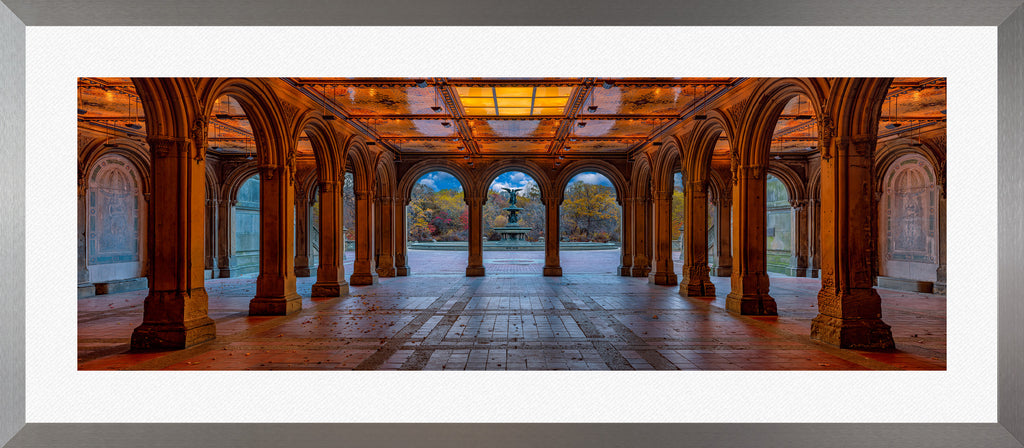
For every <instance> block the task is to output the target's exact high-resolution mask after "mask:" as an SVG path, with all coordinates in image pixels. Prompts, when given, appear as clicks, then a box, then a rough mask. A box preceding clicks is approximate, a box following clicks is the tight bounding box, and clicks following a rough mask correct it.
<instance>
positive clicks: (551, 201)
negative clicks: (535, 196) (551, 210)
mask: <svg viewBox="0 0 1024 448" xmlns="http://www.w3.org/2000/svg"><path fill="white" fill-rule="evenodd" d="M564 199H565V197H564V196H544V197H542V198H541V202H543V203H544V206H545V207H558V206H560V205H562V201H563V200H564Z"/></svg>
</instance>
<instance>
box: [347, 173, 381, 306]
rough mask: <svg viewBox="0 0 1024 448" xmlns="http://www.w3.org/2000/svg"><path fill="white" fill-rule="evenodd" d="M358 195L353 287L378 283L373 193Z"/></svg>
mask: <svg viewBox="0 0 1024 448" xmlns="http://www.w3.org/2000/svg"><path fill="white" fill-rule="evenodd" d="M355 195H356V260H355V262H354V263H353V264H352V276H351V277H349V279H348V282H349V284H351V285H356V286H364V285H372V284H375V283H377V272H376V268H375V266H374V264H373V246H374V244H373V237H374V235H373V192H372V191H360V190H356V191H355Z"/></svg>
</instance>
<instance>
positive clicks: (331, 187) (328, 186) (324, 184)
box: [317, 181, 341, 193]
mask: <svg viewBox="0 0 1024 448" xmlns="http://www.w3.org/2000/svg"><path fill="white" fill-rule="evenodd" d="M317 186H318V187H319V188H320V193H330V192H332V191H341V189H340V188H338V187H340V186H341V182H339V181H320V182H317Z"/></svg>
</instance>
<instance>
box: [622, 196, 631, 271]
mask: <svg viewBox="0 0 1024 448" xmlns="http://www.w3.org/2000/svg"><path fill="white" fill-rule="evenodd" d="M619 205H620V206H621V207H620V208H619V211H620V212H621V213H619V216H620V217H621V219H622V229H621V233H620V234H619V241H620V242H621V244H622V247H621V248H620V249H619V252H620V254H621V255H622V261H621V262H620V264H619V276H621V277H629V275H630V271H632V268H633V235H632V234H633V201H632V199H629V198H619Z"/></svg>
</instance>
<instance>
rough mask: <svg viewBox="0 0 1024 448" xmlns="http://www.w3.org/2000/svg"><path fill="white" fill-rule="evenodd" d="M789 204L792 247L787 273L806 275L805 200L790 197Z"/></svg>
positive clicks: (794, 275)
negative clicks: (791, 212)
mask: <svg viewBox="0 0 1024 448" xmlns="http://www.w3.org/2000/svg"><path fill="white" fill-rule="evenodd" d="M789 206H790V207H792V208H793V248H792V253H791V255H790V257H789V272H788V274H789V275H791V276H793V277H807V239H808V238H807V224H808V222H807V216H808V215H807V200H806V199H791V200H790V201H789Z"/></svg>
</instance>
